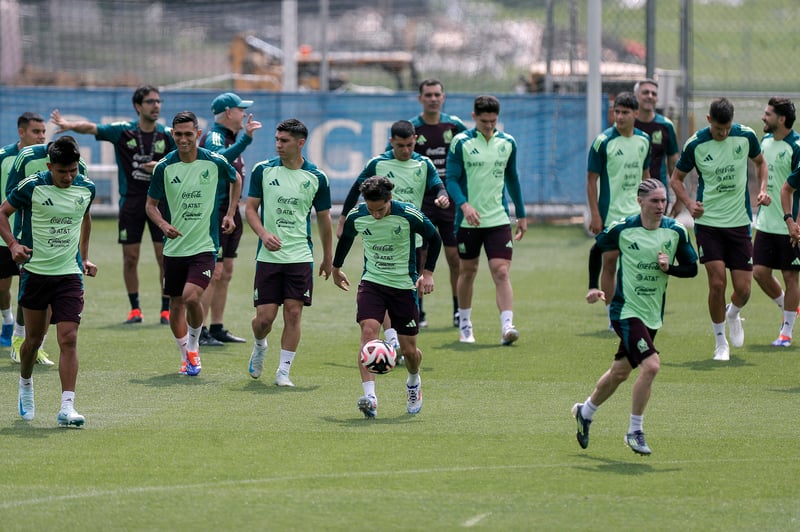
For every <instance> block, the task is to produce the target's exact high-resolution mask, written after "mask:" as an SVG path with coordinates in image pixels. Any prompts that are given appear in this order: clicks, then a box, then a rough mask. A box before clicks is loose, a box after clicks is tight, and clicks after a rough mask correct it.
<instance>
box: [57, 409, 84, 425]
mask: <svg viewBox="0 0 800 532" xmlns="http://www.w3.org/2000/svg"><path fill="white" fill-rule="evenodd" d="M56 421H58V426H59V427H81V426H83V424H84V423H85V422H86V418H84V417H83V416H82V415H80V414H79V413H77V412H76V411H75V407H74V406H72V405H71V404H69V405H67V406H62V407H61V410H60V411H59V412H58V416H57V417H56Z"/></svg>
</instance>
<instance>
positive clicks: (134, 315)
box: [125, 308, 144, 324]
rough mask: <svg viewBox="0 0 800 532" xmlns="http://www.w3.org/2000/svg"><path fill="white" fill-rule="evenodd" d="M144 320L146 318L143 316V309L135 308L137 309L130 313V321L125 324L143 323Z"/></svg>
mask: <svg viewBox="0 0 800 532" xmlns="http://www.w3.org/2000/svg"><path fill="white" fill-rule="evenodd" d="M143 319H144V316H143V315H142V311H141V309H138V308H135V309H132V310H131V311H130V312H129V313H128V319H127V320H125V323H126V324H131V323H142V320H143Z"/></svg>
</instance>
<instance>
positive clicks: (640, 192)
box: [636, 177, 664, 198]
mask: <svg viewBox="0 0 800 532" xmlns="http://www.w3.org/2000/svg"><path fill="white" fill-rule="evenodd" d="M659 188H664V184H663V183H662V182H661V181H660V180H658V179H654V178H652V177H648V178H645V179H643V180H642V182H641V183H639V188H638V189H637V191H636V195H637V196H639V197H640V198H643V197H645V196H647V195H648V194H650V193H651V192H653V191H654V190H658V189H659Z"/></svg>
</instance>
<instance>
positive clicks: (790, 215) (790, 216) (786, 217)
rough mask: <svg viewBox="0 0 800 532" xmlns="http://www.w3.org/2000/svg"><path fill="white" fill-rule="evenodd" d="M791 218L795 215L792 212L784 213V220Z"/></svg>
mask: <svg viewBox="0 0 800 532" xmlns="http://www.w3.org/2000/svg"><path fill="white" fill-rule="evenodd" d="M789 218H794V216H792V213H790V212H787V213H786V214H784V215H783V221H784V222H785V221H786V220H788V219H789Z"/></svg>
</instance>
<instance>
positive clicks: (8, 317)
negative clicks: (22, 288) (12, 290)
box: [0, 307, 14, 325]
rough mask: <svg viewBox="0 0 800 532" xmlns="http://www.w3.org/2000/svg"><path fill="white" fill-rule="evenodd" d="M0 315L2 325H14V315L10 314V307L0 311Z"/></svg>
mask: <svg viewBox="0 0 800 532" xmlns="http://www.w3.org/2000/svg"><path fill="white" fill-rule="evenodd" d="M0 313H2V314H3V325H8V324H9V323H14V313H13V312H11V307H8V308H4V309H2V310H0Z"/></svg>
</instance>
